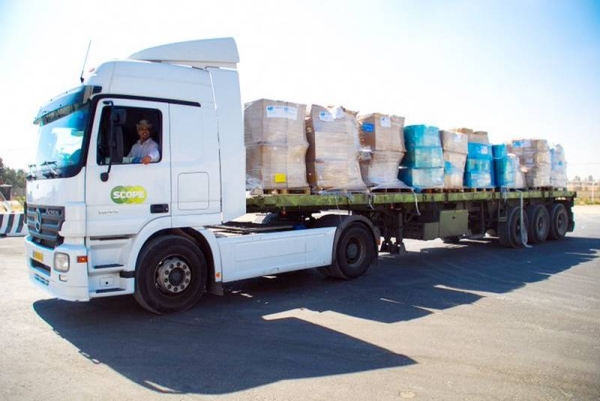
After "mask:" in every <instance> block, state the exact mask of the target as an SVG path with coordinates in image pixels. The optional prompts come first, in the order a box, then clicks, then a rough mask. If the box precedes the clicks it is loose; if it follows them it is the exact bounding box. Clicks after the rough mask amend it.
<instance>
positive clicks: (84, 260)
mask: <svg viewBox="0 0 600 401" xmlns="http://www.w3.org/2000/svg"><path fill="white" fill-rule="evenodd" d="M87 261H88V257H87V256H77V263H87Z"/></svg>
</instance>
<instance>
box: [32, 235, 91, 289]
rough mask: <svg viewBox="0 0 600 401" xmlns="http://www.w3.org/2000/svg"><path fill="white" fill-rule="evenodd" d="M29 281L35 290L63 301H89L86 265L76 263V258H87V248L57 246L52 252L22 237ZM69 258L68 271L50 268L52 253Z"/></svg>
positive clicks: (52, 262) (52, 258)
mask: <svg viewBox="0 0 600 401" xmlns="http://www.w3.org/2000/svg"><path fill="white" fill-rule="evenodd" d="M25 247H26V251H27V253H26V257H27V267H28V271H29V278H30V279H31V281H32V282H33V283H34V284H36V285H37V286H38V287H41V288H43V289H44V290H46V291H48V292H49V293H50V294H52V295H53V296H55V297H57V298H59V299H64V300H67V301H89V300H90V294H89V283H88V274H87V263H77V257H78V256H87V249H86V248H85V247H84V246H79V245H64V244H63V245H60V246H58V247H57V248H55V249H49V248H46V247H42V246H39V245H38V244H36V243H35V242H33V241H32V239H31V237H30V236H27V237H26V238H25ZM56 252H62V253H65V254H67V255H69V260H70V269H69V271H68V272H66V273H61V272H57V271H55V270H54V268H53V264H54V254H55V253H56Z"/></svg>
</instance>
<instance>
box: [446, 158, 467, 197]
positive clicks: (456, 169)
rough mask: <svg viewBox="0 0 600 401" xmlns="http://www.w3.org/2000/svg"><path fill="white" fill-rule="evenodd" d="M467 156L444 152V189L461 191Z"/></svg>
mask: <svg viewBox="0 0 600 401" xmlns="http://www.w3.org/2000/svg"><path fill="white" fill-rule="evenodd" d="M466 162H467V155H466V154H463V153H456V152H451V151H447V150H445V151H444V188H448V189H460V188H462V187H463V177H464V175H465V164H466Z"/></svg>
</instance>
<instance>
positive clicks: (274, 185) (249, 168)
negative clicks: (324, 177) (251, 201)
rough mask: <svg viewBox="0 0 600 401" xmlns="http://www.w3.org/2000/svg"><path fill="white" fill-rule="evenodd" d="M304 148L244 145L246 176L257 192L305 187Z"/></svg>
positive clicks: (301, 146)
mask: <svg viewBox="0 0 600 401" xmlns="http://www.w3.org/2000/svg"><path fill="white" fill-rule="evenodd" d="M307 148H308V146H307V145H287V146H286V145H272V144H250V145H246V174H247V175H248V176H249V178H250V179H251V180H252V182H255V183H258V185H260V186H261V188H260V189H264V190H270V189H300V188H308V182H307V179H306V150H307Z"/></svg>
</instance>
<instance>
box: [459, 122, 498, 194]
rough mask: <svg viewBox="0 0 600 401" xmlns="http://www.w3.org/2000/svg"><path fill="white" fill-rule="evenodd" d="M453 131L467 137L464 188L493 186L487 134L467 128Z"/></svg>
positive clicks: (490, 152) (491, 160) (490, 148)
mask: <svg viewBox="0 0 600 401" xmlns="http://www.w3.org/2000/svg"><path fill="white" fill-rule="evenodd" d="M454 131H456V132H460V133H463V134H466V135H467V136H468V137H469V143H468V152H467V163H466V166H465V176H464V187H465V188H492V187H493V186H494V182H493V174H494V173H493V156H492V146H491V145H490V141H489V138H488V133H487V132H486V131H473V130H472V129H469V128H455V129H454Z"/></svg>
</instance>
